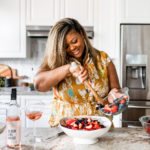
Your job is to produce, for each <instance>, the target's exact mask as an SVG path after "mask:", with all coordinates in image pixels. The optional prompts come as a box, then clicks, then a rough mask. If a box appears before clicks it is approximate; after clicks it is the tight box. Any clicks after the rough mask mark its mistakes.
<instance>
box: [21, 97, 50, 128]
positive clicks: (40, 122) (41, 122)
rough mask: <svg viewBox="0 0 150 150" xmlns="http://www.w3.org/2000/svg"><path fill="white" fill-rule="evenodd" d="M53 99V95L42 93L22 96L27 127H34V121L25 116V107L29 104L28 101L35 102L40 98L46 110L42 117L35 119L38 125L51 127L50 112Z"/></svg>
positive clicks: (23, 117) (23, 115)
mask: <svg viewBox="0 0 150 150" xmlns="http://www.w3.org/2000/svg"><path fill="white" fill-rule="evenodd" d="M52 99H53V96H51V95H48V96H42V95H30V96H22V98H21V106H22V119H23V120H24V123H25V127H26V128H32V127H33V121H32V120H29V119H28V118H27V117H26V116H25V107H26V106H27V105H28V103H29V102H30V103H33V104H34V103H35V102H37V101H38V100H41V101H42V102H43V103H44V104H45V105H44V110H43V114H42V117H41V118H40V119H39V120H36V121H35V125H36V127H49V124H48V120H49V116H50V114H49V112H50V105H51V101H52Z"/></svg>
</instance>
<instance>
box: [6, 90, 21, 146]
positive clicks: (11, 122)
mask: <svg viewBox="0 0 150 150" xmlns="http://www.w3.org/2000/svg"><path fill="white" fill-rule="evenodd" d="M20 128H21V121H20V107H19V105H18V104H17V90H16V88H13V89H12V90H11V101H10V104H9V106H8V110H7V119H6V129H7V130H6V138H7V139H6V141H7V147H8V148H13V149H16V148H19V147H20V139H21V134H20V131H21V130H20Z"/></svg>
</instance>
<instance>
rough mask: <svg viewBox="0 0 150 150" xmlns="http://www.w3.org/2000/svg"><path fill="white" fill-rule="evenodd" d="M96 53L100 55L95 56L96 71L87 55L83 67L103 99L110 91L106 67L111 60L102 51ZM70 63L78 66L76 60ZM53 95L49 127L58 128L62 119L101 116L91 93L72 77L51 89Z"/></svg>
mask: <svg viewBox="0 0 150 150" xmlns="http://www.w3.org/2000/svg"><path fill="white" fill-rule="evenodd" d="M98 53H99V54H100V57H98V56H97V66H98V70H97V69H96V67H95V65H94V63H93V60H92V58H91V57H90V56H89V55H87V58H86V60H85V61H84V64H83V66H84V67H85V68H86V69H87V70H88V73H89V78H90V81H91V85H92V87H93V88H94V90H95V91H96V92H97V94H98V95H100V96H101V97H102V98H104V97H105V96H107V95H108V93H109V91H110V87H109V81H108V72H107V66H108V64H109V63H110V62H111V59H110V57H109V56H108V55H107V54H106V53H105V52H103V51H99V52H98ZM100 58H101V60H100ZM72 61H76V63H78V64H79V62H78V61H77V60H72ZM53 95H54V98H53V101H52V103H51V108H50V118H49V125H50V126H51V127H54V126H58V124H59V120H60V119H61V118H62V117H69V116H79V115H89V116H94V115H101V116H103V114H102V113H100V111H97V110H96V109H95V106H96V100H95V98H94V96H93V94H92V93H91V91H90V90H89V89H88V88H87V87H86V86H85V85H84V84H83V83H80V81H79V80H78V79H77V78H75V77H73V76H72V75H70V76H68V77H67V78H65V79H64V80H62V81H61V82H60V83H59V84H58V86H57V87H55V88H54V89H53Z"/></svg>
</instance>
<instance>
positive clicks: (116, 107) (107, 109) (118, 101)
mask: <svg viewBox="0 0 150 150" xmlns="http://www.w3.org/2000/svg"><path fill="white" fill-rule="evenodd" d="M128 91H129V89H128V88H127V87H124V88H122V89H120V90H119V91H118V93H116V94H112V93H110V94H109V95H108V96H107V97H106V98H105V99H104V100H107V101H108V98H109V96H111V99H113V103H112V104H109V105H105V106H102V105H100V104H99V105H97V108H96V109H97V110H99V109H100V111H101V112H102V113H103V114H105V115H107V116H111V115H118V114H120V113H122V112H123V111H124V110H125V109H126V108H127V107H128V104H129V95H128Z"/></svg>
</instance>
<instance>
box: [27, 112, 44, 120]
mask: <svg viewBox="0 0 150 150" xmlns="http://www.w3.org/2000/svg"><path fill="white" fill-rule="evenodd" d="M26 116H27V117H28V118H29V119H31V120H33V121H34V120H38V119H40V118H41V116H42V112H40V111H33V112H30V113H26Z"/></svg>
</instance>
